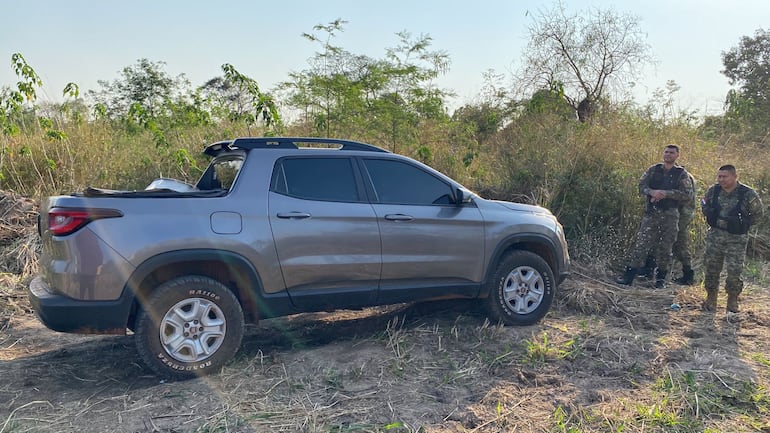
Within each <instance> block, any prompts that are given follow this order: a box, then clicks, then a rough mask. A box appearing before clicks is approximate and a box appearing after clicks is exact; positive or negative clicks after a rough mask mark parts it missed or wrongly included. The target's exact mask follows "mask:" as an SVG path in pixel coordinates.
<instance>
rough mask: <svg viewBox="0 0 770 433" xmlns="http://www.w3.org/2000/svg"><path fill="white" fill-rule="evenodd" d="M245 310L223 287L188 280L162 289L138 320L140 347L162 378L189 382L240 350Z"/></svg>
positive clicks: (192, 278) (178, 280)
mask: <svg viewBox="0 0 770 433" xmlns="http://www.w3.org/2000/svg"><path fill="white" fill-rule="evenodd" d="M243 329H244V319H243V310H242V309H241V306H240V304H239V302H238V299H236V297H235V295H234V294H233V293H232V292H231V291H230V290H229V289H228V288H227V287H225V286H224V285H223V284H222V283H220V282H218V281H216V280H213V279H211V278H207V277H201V276H184V277H179V278H175V279H173V280H170V281H168V282H166V283H164V284H161V285H160V286H158V287H157V288H156V289H155V290H153V291H152V293H151V294H150V295H149V297H148V298H147V299H146V302H145V304H144V305H142V308H141V311H140V312H139V315H138V316H137V324H136V333H135V335H134V338H135V340H136V347H137V350H138V352H139V355H140V356H141V357H142V359H143V360H144V362H145V363H146V364H147V365H148V366H149V367H150V368H152V370H153V371H155V372H156V373H158V374H159V375H160V376H162V377H165V378H168V379H187V378H191V377H196V376H200V375H206V374H209V373H212V372H215V371H218V370H219V369H220V368H222V366H223V365H224V364H225V363H226V362H227V361H228V360H230V359H231V358H232V357H233V355H235V353H236V352H237V351H238V348H239V347H240V345H241V339H242V338H243Z"/></svg>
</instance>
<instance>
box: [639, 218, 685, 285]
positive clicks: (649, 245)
mask: <svg viewBox="0 0 770 433" xmlns="http://www.w3.org/2000/svg"><path fill="white" fill-rule="evenodd" d="M678 225H679V211H677V210H676V209H669V210H665V211H652V212H645V214H644V216H643V217H642V223H641V224H640V225H639V231H638V232H637V233H636V242H635V243H634V246H633V248H631V252H630V253H629V257H628V267H630V268H635V269H639V268H642V267H643V266H644V263H645V261H646V259H647V255H651V256H652V257H654V258H655V263H657V265H658V270H659V271H660V272H662V273H667V272H668V270H669V269H670V268H671V248H672V246H673V245H674V241H675V240H676V233H677V230H678Z"/></svg>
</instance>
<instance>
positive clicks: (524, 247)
mask: <svg viewBox="0 0 770 433" xmlns="http://www.w3.org/2000/svg"><path fill="white" fill-rule="evenodd" d="M515 250H521V251H529V252H531V253H534V254H537V255H538V256H540V257H541V258H542V259H543V260H545V262H546V263H547V264H548V266H549V267H550V268H551V272H553V274H554V277H555V278H558V274H559V272H560V269H559V267H560V257H559V256H558V255H557V251H558V249H557V246H556V244H555V243H554V242H553V240H551V239H550V238H548V237H547V236H545V235H541V234H537V233H522V234H516V235H512V236H509V237H508V238H506V239H505V240H503V241H502V242H500V243H499V244H498V246H497V248H496V249H495V251H494V253H493V254H492V258H491V259H490V261H489V266H488V268H487V272H486V276H485V279H484V284H482V289H481V290H482V293H481V296H480V297H482V298H486V297H487V296H489V290H490V288H489V284H487V283H488V282H489V280H490V279H491V278H492V276H493V274H494V273H495V269H496V268H497V265H498V263H500V260H502V259H503V257H505V255H506V254H508V253H509V252H511V251H515Z"/></svg>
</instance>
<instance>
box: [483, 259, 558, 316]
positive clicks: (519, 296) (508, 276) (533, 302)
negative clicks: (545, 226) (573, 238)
mask: <svg viewBox="0 0 770 433" xmlns="http://www.w3.org/2000/svg"><path fill="white" fill-rule="evenodd" d="M488 284H489V285H490V287H489V297H488V298H487V299H486V303H487V305H486V306H487V311H488V312H489V315H490V317H491V318H492V319H494V320H496V321H498V322H502V323H503V324H505V325H532V324H534V323H536V322H537V321H539V320H540V319H542V318H543V316H545V314H546V313H547V312H548V309H549V308H551V302H552V301H553V296H554V291H555V286H554V277H553V271H551V267H550V266H548V263H546V261H545V260H543V258H542V257H540V256H538V255H537V254H534V253H531V252H529V251H513V252H510V253H508V254H507V255H505V256H504V257H503V258H502V259H501V260H500V262H499V263H498V265H497V268H496V269H495V272H494V274H493V275H492V278H491V279H490V280H489V283H488Z"/></svg>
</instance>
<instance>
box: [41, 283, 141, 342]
mask: <svg viewBox="0 0 770 433" xmlns="http://www.w3.org/2000/svg"><path fill="white" fill-rule="evenodd" d="M27 294H28V295H29V302H30V304H32V308H33V309H34V310H35V313H36V314H37V316H38V318H39V319H40V321H41V322H42V323H43V324H44V325H45V326H46V327H48V328H49V329H52V330H54V331H59V332H71V333H77V334H125V333H126V327H127V325H128V316H129V313H130V311H131V299H127V298H124V297H121V298H119V299H117V300H114V301H81V300H77V299H72V298H70V297H67V296H62V295H59V294H56V293H54V292H53V291H51V289H50V288H49V287H48V285H47V284H46V282H45V281H44V280H43V278H42V277H36V278H35V279H33V280H32V282H30V283H29V288H28V290H27Z"/></svg>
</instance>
